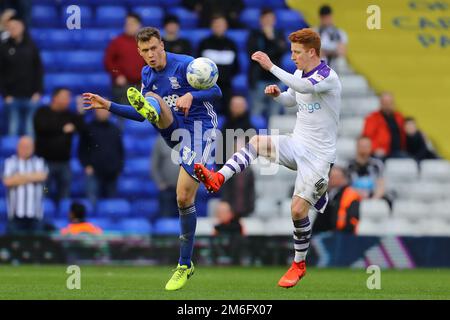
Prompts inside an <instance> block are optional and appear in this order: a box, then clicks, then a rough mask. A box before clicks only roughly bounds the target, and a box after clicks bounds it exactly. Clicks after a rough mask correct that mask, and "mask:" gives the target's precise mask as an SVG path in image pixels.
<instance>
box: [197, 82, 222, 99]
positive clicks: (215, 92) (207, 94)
mask: <svg viewBox="0 0 450 320" xmlns="http://www.w3.org/2000/svg"><path fill="white" fill-rule="evenodd" d="M191 94H192V97H194V102H202V101H214V100H219V99H220V98H222V90H220V88H219V86H218V85H217V84H215V85H214V86H212V87H211V88H209V89H206V90H198V91H191Z"/></svg>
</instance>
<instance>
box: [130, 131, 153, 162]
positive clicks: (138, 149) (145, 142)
mask: <svg viewBox="0 0 450 320" xmlns="http://www.w3.org/2000/svg"><path fill="white" fill-rule="evenodd" d="M156 139H157V136H149V137H145V138H139V139H137V140H136V141H137V142H136V143H135V145H134V152H135V154H136V156H138V157H149V156H150V154H151V153H152V150H153V146H154V145H155V141H156Z"/></svg>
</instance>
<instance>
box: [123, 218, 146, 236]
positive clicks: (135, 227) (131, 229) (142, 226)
mask: <svg viewBox="0 0 450 320" xmlns="http://www.w3.org/2000/svg"><path fill="white" fill-rule="evenodd" d="M120 225H121V228H122V230H123V232H124V233H131V234H143V235H144V234H147V235H148V234H150V233H151V232H152V226H151V224H150V222H149V221H148V220H147V219H145V218H128V219H123V220H122V221H121V222H120Z"/></svg>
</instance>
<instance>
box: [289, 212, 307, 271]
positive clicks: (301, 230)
mask: <svg viewBox="0 0 450 320" xmlns="http://www.w3.org/2000/svg"><path fill="white" fill-rule="evenodd" d="M293 222H294V249H295V258H294V261H295V262H300V261H304V260H305V258H306V254H307V253H308V249H309V242H310V239H311V223H310V222H309V217H308V216H307V217H306V218H303V219H301V220H293Z"/></svg>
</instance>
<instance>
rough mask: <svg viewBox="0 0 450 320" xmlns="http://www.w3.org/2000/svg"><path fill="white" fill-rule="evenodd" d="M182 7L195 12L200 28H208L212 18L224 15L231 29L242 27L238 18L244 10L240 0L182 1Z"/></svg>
mask: <svg viewBox="0 0 450 320" xmlns="http://www.w3.org/2000/svg"><path fill="white" fill-rule="evenodd" d="M182 3H183V5H184V6H185V7H186V8H188V9H189V10H193V11H195V12H196V13H197V14H198V16H199V18H200V19H199V21H200V27H202V28H207V27H209V26H210V24H211V21H212V20H213V19H214V18H213V16H214V15H217V14H221V15H224V17H225V18H226V19H227V21H228V23H229V24H230V27H231V28H240V27H242V25H241V23H240V21H239V16H240V14H241V11H242V9H243V8H244V2H243V1H242V0H228V1H222V0H183V2H182Z"/></svg>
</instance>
